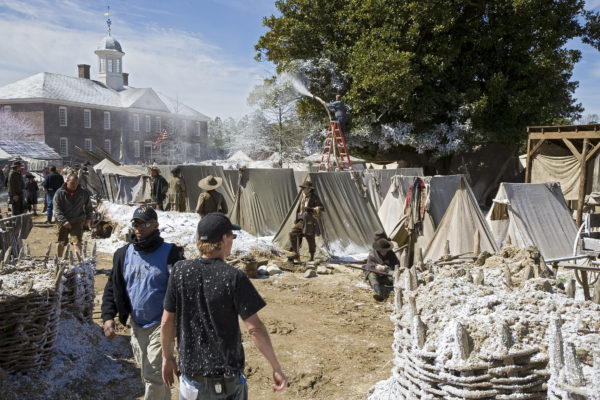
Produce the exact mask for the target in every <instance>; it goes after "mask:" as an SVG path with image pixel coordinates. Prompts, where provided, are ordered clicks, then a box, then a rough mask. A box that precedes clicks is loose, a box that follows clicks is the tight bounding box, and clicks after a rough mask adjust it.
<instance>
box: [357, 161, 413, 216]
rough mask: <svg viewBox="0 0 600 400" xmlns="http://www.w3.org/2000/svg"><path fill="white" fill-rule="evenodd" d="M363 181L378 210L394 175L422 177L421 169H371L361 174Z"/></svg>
mask: <svg viewBox="0 0 600 400" xmlns="http://www.w3.org/2000/svg"><path fill="white" fill-rule="evenodd" d="M363 174H364V175H363V181H364V185H365V187H366V190H367V193H368V194H369V198H370V199H371V201H372V202H373V205H374V206H375V209H376V210H379V207H381V203H382V202H383V199H384V198H385V196H386V195H387V193H388V190H389V188H390V185H391V183H392V177H393V176H396V175H406V176H423V168H397V169H371V170H365V171H364V172H363Z"/></svg>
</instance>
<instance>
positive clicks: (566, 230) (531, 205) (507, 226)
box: [487, 182, 577, 259]
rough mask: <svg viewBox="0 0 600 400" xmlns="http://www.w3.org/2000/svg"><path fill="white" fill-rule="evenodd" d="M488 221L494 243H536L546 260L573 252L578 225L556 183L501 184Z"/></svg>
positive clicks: (518, 244) (533, 244)
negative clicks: (506, 241)
mask: <svg viewBox="0 0 600 400" xmlns="http://www.w3.org/2000/svg"><path fill="white" fill-rule="evenodd" d="M487 220H488V222H489V224H490V226H491V229H492V233H493V234H494V237H495V239H496V242H497V243H498V245H499V246H501V245H502V244H503V243H504V241H505V238H506V236H507V235H508V236H510V239H511V242H512V244H513V245H515V246H517V247H521V248H524V247H527V246H536V247H537V248H538V249H539V250H540V253H541V254H542V256H543V257H544V258H545V259H552V258H559V257H567V256H571V255H573V241H574V240H575V236H576V235H577V227H576V226H575V222H574V221H573V217H572V216H571V213H570V211H569V209H568V208H567V205H566V203H565V198H564V197H563V193H562V190H561V187H560V184H559V183H557V182H552V183H502V184H501V185H500V188H499V189H498V193H497V194H496V197H495V198H494V203H493V205H492V208H491V209H490V211H489V213H488V215H487Z"/></svg>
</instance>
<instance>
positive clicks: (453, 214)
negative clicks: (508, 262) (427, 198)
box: [424, 178, 499, 260]
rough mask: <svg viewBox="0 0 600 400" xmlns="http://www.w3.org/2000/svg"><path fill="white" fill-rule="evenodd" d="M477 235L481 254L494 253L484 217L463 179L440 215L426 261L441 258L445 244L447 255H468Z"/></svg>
mask: <svg viewBox="0 0 600 400" xmlns="http://www.w3.org/2000/svg"><path fill="white" fill-rule="evenodd" d="M476 232H479V243H480V250H481V251H484V250H485V251H488V252H490V253H495V252H497V251H498V250H499V248H498V246H497V245H496V242H495V241H494V237H493V235H492V232H491V231H490V228H489V226H488V224H487V222H486V220H485V217H484V216H483V214H482V213H481V210H480V209H479V205H477V200H476V199H475V196H474V195H473V192H472V191H471V189H470V188H469V187H468V183H467V181H466V179H464V178H461V179H460V180H459V182H458V190H457V191H456V193H454V197H453V198H452V202H451V203H450V205H449V206H448V209H447V210H446V212H445V213H444V216H443V217H442V220H441V222H440V223H439V225H438V227H437V229H436V230H435V234H434V235H433V238H432V239H431V242H430V243H429V245H428V246H427V249H426V250H425V253H424V257H425V258H426V259H431V260H437V259H439V258H440V257H442V256H443V255H444V251H445V247H446V242H449V244H450V254H451V255H461V254H467V253H472V252H473V250H474V237H475V233H476Z"/></svg>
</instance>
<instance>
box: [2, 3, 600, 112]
mask: <svg viewBox="0 0 600 400" xmlns="http://www.w3.org/2000/svg"><path fill="white" fill-rule="evenodd" d="M109 4H110V8H111V16H110V19H111V21H112V31H111V34H112V36H113V37H114V38H115V39H117V40H118V41H119V42H120V43H121V46H122V48H123V51H124V52H125V56H124V57H123V71H124V72H128V73H129V84H130V85H131V86H134V87H152V88H154V89H155V90H158V91H159V92H161V93H163V94H165V95H167V96H169V97H172V98H176V99H178V100H179V101H180V102H182V103H184V104H186V105H188V106H191V107H193V108H195V109H196V110H198V111H200V112H201V113H203V114H206V115H208V116H209V117H211V118H214V117H216V116H219V117H221V118H226V117H234V118H239V117H241V116H242V115H244V114H246V113H248V112H250V111H251V108H250V107H249V106H248V105H247V103H246V98H247V96H248V94H249V93H250V91H251V90H252V88H253V87H254V86H255V85H259V84H261V83H262V81H263V79H264V78H266V77H269V76H271V75H273V73H274V72H273V71H274V67H273V65H272V64H271V63H268V62H260V63H259V62H257V61H255V60H254V56H255V54H256V52H255V51H254V45H255V44H256V43H257V41H258V39H259V38H260V36H261V35H262V34H264V33H265V32H266V28H264V27H263V26H262V19H263V17H265V16H269V15H271V14H275V13H276V12H277V11H276V8H275V6H274V0H202V1H198V0H170V1H158V0H127V1H114V0H113V1H110V2H107V1H106V0H100V1H99V0H95V1H93V0H54V1H50V0H25V1H22V0H0V37H2V38H3V39H2V40H1V41H0V55H1V57H0V86H3V85H6V84H8V83H11V82H14V81H16V80H19V79H23V78H25V77H28V76H30V75H33V74H36V73H38V72H53V73H58V74H64V75H71V76H77V64H89V65H91V76H92V79H94V77H96V76H97V57H96V55H95V54H94V50H96V46H97V45H98V42H99V41H100V39H102V38H103V37H104V35H105V34H106V16H105V15H104V13H105V12H106V6H107V5H109ZM599 7H600V0H592V1H587V2H586V8H588V9H598V8H599ZM569 47H571V48H577V49H579V50H581V51H582V53H583V57H582V60H581V61H580V62H579V63H578V64H577V65H576V66H575V69H574V75H573V80H577V81H579V88H578V89H577V91H576V92H575V97H576V98H577V100H578V101H579V102H581V103H582V104H583V106H584V108H585V111H584V113H583V114H584V116H585V115H587V114H598V115H600V52H598V51H597V50H595V49H593V48H592V47H591V46H589V45H585V44H582V43H581V42H579V41H571V42H570V43H569Z"/></svg>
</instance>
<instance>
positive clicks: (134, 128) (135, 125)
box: [133, 114, 140, 132]
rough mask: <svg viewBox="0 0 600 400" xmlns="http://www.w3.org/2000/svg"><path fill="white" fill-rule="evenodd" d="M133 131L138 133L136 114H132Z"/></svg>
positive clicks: (137, 117)
mask: <svg viewBox="0 0 600 400" xmlns="http://www.w3.org/2000/svg"><path fill="white" fill-rule="evenodd" d="M133 131H134V132H139V131H140V116H139V115H137V114H133Z"/></svg>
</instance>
